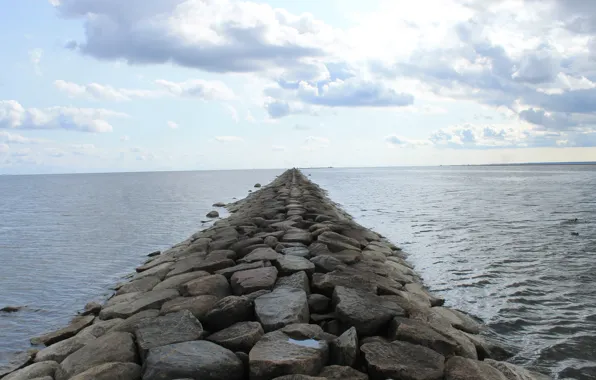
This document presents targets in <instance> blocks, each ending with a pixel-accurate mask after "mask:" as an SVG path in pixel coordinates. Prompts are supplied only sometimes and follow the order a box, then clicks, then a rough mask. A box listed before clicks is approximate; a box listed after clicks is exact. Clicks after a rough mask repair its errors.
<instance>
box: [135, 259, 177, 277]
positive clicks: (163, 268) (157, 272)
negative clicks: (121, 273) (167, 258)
mask: <svg viewBox="0 0 596 380" xmlns="http://www.w3.org/2000/svg"><path fill="white" fill-rule="evenodd" d="M173 264H174V263H173V262H165V263H162V264H159V265H156V266H154V267H153V268H151V269H147V270H146V271H143V272H139V273H137V274H136V275H135V276H134V277H133V278H132V281H136V280H140V279H141V278H144V277H148V276H155V277H157V278H159V280H160V281H161V280H163V279H164V278H165V277H166V275H167V274H168V272H169V271H170V269H171V268H172V265H173ZM137 269H138V268H137Z"/></svg>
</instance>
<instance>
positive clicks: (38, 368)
mask: <svg viewBox="0 0 596 380" xmlns="http://www.w3.org/2000/svg"><path fill="white" fill-rule="evenodd" d="M59 367H60V365H59V364H58V363H56V362H54V361H47V362H39V363H33V364H31V365H29V366H27V367H25V368H22V369H19V370H18V371H16V372H12V373H10V374H8V375H6V376H5V377H3V378H2V380H30V379H35V378H36V377H44V376H51V377H52V378H53V377H54V374H55V373H56V371H57V369H58V368H59Z"/></svg>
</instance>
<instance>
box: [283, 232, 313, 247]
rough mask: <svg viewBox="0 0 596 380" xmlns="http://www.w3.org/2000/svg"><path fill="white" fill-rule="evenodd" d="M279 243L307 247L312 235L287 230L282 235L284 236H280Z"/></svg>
mask: <svg viewBox="0 0 596 380" xmlns="http://www.w3.org/2000/svg"><path fill="white" fill-rule="evenodd" d="M281 241H282V242H288V243H302V244H306V245H308V244H310V243H311V242H312V235H311V234H310V232H308V231H303V230H289V231H287V232H286V233H285V234H284V236H282V238H281Z"/></svg>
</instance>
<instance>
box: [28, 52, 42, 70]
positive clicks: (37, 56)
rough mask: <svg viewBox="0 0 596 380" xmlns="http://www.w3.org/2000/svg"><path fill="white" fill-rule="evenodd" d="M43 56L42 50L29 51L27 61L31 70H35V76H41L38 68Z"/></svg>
mask: <svg viewBox="0 0 596 380" xmlns="http://www.w3.org/2000/svg"><path fill="white" fill-rule="evenodd" d="M42 55H43V50H42V49H33V50H29V61H31V64H33V68H34V69H35V74H37V75H41V67H40V66H39V64H40V62H41V56H42Z"/></svg>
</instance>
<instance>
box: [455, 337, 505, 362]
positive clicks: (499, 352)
mask: <svg viewBox="0 0 596 380" xmlns="http://www.w3.org/2000/svg"><path fill="white" fill-rule="evenodd" d="M463 335H465V336H466V337H467V338H468V339H469V340H470V341H471V342H472V343H473V344H474V346H475V347H476V352H477V354H478V359H480V360H485V359H494V360H507V359H509V358H511V357H512V356H513V353H512V352H510V351H509V350H508V349H507V348H505V347H503V346H501V345H500V344H498V343H496V342H493V341H492V340H491V339H490V338H488V337H485V336H481V335H475V334H468V333H463Z"/></svg>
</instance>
